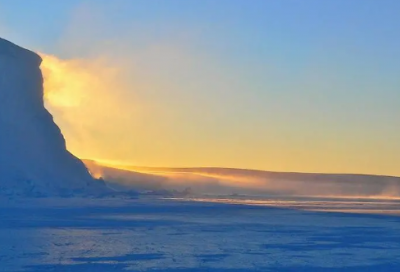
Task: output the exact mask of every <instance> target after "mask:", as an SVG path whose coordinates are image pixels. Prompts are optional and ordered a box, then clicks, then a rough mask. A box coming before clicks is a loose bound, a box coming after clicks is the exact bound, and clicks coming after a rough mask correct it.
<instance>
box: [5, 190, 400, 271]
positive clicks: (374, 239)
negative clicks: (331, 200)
mask: <svg viewBox="0 0 400 272" xmlns="http://www.w3.org/2000/svg"><path fill="white" fill-rule="evenodd" d="M0 216H1V218H2V220H1V221H0V244H1V247H0V261H1V266H0V271H21V272H22V271H28V272H39V271H40V272H43V271H61V272H62V271H75V272H80V271H85V272H88V271H168V272H170V271H212V272H214V271H284V272H285V271H293V272H295V271H296V272H297V271H307V272H314V271H330V272H331V271H351V272H354V271H363V272H364V271H384V272H389V271H400V218H399V217H395V216H383V215H365V214H358V215H354V214H346V213H323V212H319V213H317V212H306V211H299V210H294V209H288V208H282V207H279V206H278V207H262V206H249V205H232V204H231V205H228V204H222V203H207V202H192V201H176V200H165V199H164V200H163V199H157V198H152V197H140V198H138V199H122V198H116V199H112V198H103V199H89V198H86V199H83V198H65V199H50V198H45V199H20V198H18V199H15V200H3V201H1V200H0Z"/></svg>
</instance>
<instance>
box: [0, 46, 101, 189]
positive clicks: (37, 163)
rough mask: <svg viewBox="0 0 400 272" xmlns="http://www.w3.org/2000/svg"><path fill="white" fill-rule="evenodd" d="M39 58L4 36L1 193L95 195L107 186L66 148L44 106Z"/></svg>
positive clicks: (0, 87) (0, 86)
mask: <svg viewBox="0 0 400 272" xmlns="http://www.w3.org/2000/svg"><path fill="white" fill-rule="evenodd" d="M40 63H41V58H40V57H39V56H38V55H37V54H35V53H33V52H31V51H28V50H26V49H23V48H21V47H18V46H16V45H14V44H12V43H10V42H8V41H6V40H4V39H1V38H0V194H1V193H7V194H37V193H39V194H43V193H44V194H71V193H74V192H78V191H79V192H85V193H92V192H93V191H98V190H101V188H102V187H103V185H102V184H101V183H100V182H99V181H97V180H94V179H93V178H92V177H91V175H90V174H89V172H88V170H87V169H86V167H85V166H84V165H83V163H82V162H81V161H80V160H79V159H77V158H76V157H74V156H73V155H72V154H71V153H69V152H68V151H67V150H66V146H65V140H64V138H63V135H62V134H61V131H60V129H59V128H58V127H57V125H56V124H55V123H54V121H53V118H52V116H51V114H50V113H49V112H48V111H47V110H46V109H45V107H44V103H43V78H42V73H41V70H40Z"/></svg>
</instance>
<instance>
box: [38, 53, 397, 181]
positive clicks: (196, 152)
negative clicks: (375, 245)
mask: <svg viewBox="0 0 400 272" xmlns="http://www.w3.org/2000/svg"><path fill="white" fill-rule="evenodd" d="M165 54H167V53H165ZM40 55H41V56H42V58H43V62H42V65H41V69H42V72H43V76H44V98H45V104H46V108H47V109H48V110H49V111H50V112H51V113H52V115H53V116H54V119H55V122H56V123H57V124H58V125H59V126H60V128H61V130H62V132H63V134H64V136H65V138H66V141H67V147H68V149H69V150H70V151H71V152H72V153H73V154H75V155H76V156H78V157H80V158H84V159H94V160H96V161H100V162H104V163H105V164H108V165H111V166H113V165H114V166H115V165H119V166H121V165H146V166H153V167H154V166H166V167H200V166H205V167H213V166H215V167H232V168H235V167H236V168H251V169H261V170H270V171H287V172H320V173H321V172H333V173H365V174H383V175H400V172H399V170H398V168H396V167H394V165H393V163H394V161H396V158H397V157H396V156H398V153H396V152H395V151H394V150H391V149H389V148H388V146H385V148H382V147H381V146H379V145H378V144H379V143H380V142H379V139H374V138H373V136H372V137H370V138H368V137H369V136H368V135H367V136H365V135H364V134H363V135H358V134H357V133H356V132H354V131H350V132H346V131H339V130H337V128H334V127H327V128H326V129H325V131H324V133H317V132H318V131H320V129H321V128H320V127H311V125H310V126H305V127H301V126H290V124H285V123H284V122H283V121H282V120H281V121H279V120H278V121H275V123H274V124H273V126H271V128H272V127H273V128H272V129H270V126H269V124H272V123H265V122H261V121H262V120H261V121H260V120H258V119H257V120H253V119H251V120H250V119H248V120H247V121H245V122H247V123H245V122H242V123H240V122H239V121H238V122H233V123H232V122H230V121H229V120H227V121H228V123H229V124H226V125H227V126H228V125H230V126H231V127H229V128H228V127H226V128H225V127H224V126H221V124H220V123H218V122H216V123H213V120H212V119H209V118H210V116H208V117H207V118H208V119H207V118H205V119H203V118H202V116H203V115H204V114H203V113H201V114H200V115H199V111H195V112H188V111H190V109H191V108H193V107H191V106H186V107H185V105H182V108H180V104H179V103H181V102H182V101H178V102H179V103H177V104H172V105H171V104H168V103H171V102H170V101H169V100H168V101H166V100H165V99H166V97H168V90H169V89H168V88H171V86H166V87H164V85H163V86H159V85H160V83H159V81H157V80H155V79H157V77H156V76H155V77H154V78H152V75H147V77H142V78H140V77H139V80H141V81H138V80H137V78H135V77H134V75H133V70H134V69H131V68H132V67H130V66H128V67H126V66H124V63H122V62H120V63H116V62H110V61H109V59H107V58H93V59H67V60H63V59H60V58H57V57H56V56H50V55H46V54H40ZM149 55H151V54H149ZM171 65H172V64H171ZM136 71H137V70H136ZM150 73H151V71H150ZM132 78H134V79H135V80H136V81H135V82H134V83H132V81H131V79H132ZM162 82H164V83H165V84H168V82H167V81H162ZM164 83H163V84H164ZM149 86H150V87H149ZM172 87H173V88H179V86H178V85H176V86H175V85H173V86H172ZM182 88H185V86H183V87H182ZM137 90H140V91H141V93H140V94H141V95H142V97H140V98H139V97H136V91H137ZM148 93H149V94H148ZM158 93H162V94H163V96H160V97H158V96H157V95H155V94H158ZM182 94H183V98H179V99H184V98H190V97H189V96H187V97H186V96H185V95H187V94H186V93H182ZM175 95H176V94H175ZM179 99H178V100H179ZM150 100H151V101H150ZM174 102H175V101H174ZM185 103H186V102H185ZM196 103H197V101H196ZM199 103H200V102H199ZM182 104H183V103H182ZM199 106H201V107H207V104H205V105H202V104H199ZM221 107H223V105H222V106H221ZM200 112H202V111H200ZM211 113H212V111H210V113H208V114H211ZM192 115H193V116H192ZM193 118H197V119H193ZM249 118H250V117H249ZM251 118H254V117H251ZM254 119H255V118H254ZM209 120H211V121H209ZM260 122H261V123H260ZM266 124H267V125H266ZM314 126H318V124H314ZM385 152H386V153H385ZM210 178H211V177H210ZM216 178H217V177H216ZM236 180H237V179H236ZM247 181H248V180H247Z"/></svg>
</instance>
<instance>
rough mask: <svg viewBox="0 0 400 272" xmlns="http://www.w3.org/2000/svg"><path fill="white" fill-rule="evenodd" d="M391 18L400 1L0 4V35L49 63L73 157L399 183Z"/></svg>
mask: <svg viewBox="0 0 400 272" xmlns="http://www.w3.org/2000/svg"><path fill="white" fill-rule="evenodd" d="M399 11H400V1H398V0H353V1H349V0H325V1H320V0H303V1H297V0H279V1H272V0H271V1H266V0H252V1H248V0H218V1H215V0H190V1H189V0H180V1H177V0H169V1H161V0H141V1H139V0H136V1H129V0H124V1H123V0H113V1H109V0H91V1H78V0H65V1H54V0H35V1H26V0H0V36H1V37H3V38H6V39H9V40H11V41H13V42H15V43H17V44H19V45H22V46H24V47H27V48H29V49H32V50H34V51H37V52H41V53H42V54H47V55H53V56H54V58H53V57H51V58H49V59H48V60H47V59H46V60H45V62H44V65H46V66H48V67H47V68H48V69H49V71H50V72H49V73H48V74H46V75H45V77H46V80H47V79H48V80H47V81H48V82H50V83H54V82H55V83H54V84H51V87H49V90H50V88H52V89H54V90H52V91H53V95H52V96H49V97H52V98H51V99H49V100H48V102H47V103H48V108H49V110H50V111H51V112H52V113H53V114H54V116H55V120H56V121H57V123H58V124H59V125H60V126H61V128H62V130H63V132H64V134H65V137H66V139H67V143H68V147H69V149H70V150H71V151H72V152H73V153H75V154H76V155H78V156H79V157H84V158H93V159H100V160H107V161H118V162H123V163H128V164H135V165H146V166H224V167H240V168H257V169H265V170H277V171H300V172H342V173H349V172H350V173H374V174H387V175H400V35H399V33H400V16H399ZM56 68H57V69H56ZM55 71H56V72H57V74H56V72H55ZM51 72H53V73H51ZM51 79H52V80H51ZM60 82H61V83H60ZM50 83H48V84H49V85H48V86H50ZM60 84H61V85H62V89H63V91H62V92H61V91H58V90H57V86H60ZM71 85H72V86H71Z"/></svg>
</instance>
